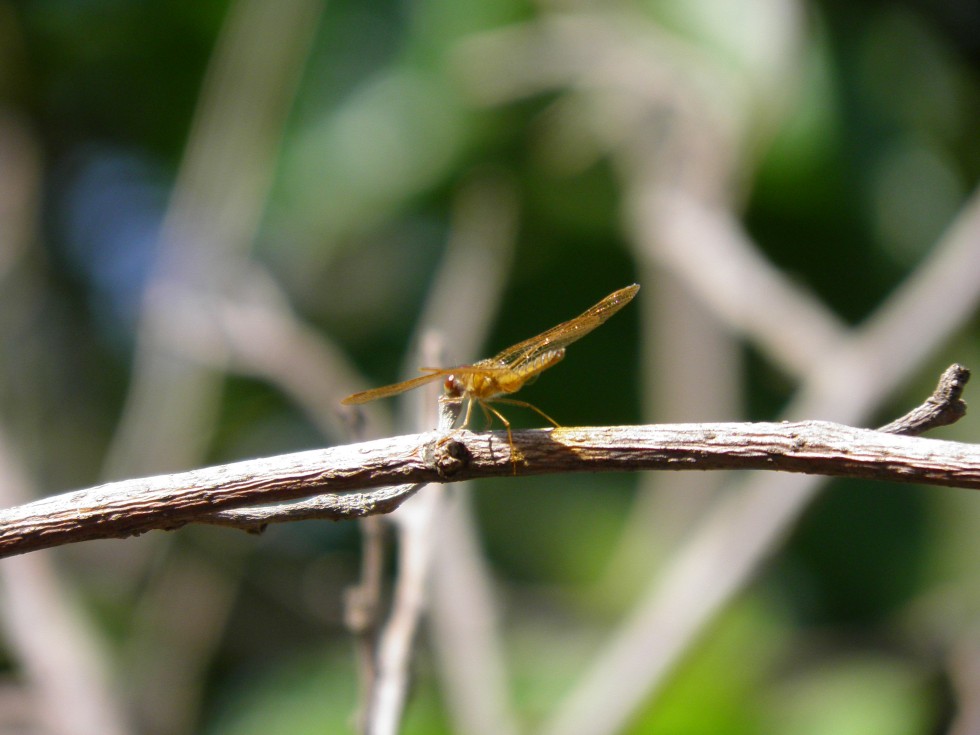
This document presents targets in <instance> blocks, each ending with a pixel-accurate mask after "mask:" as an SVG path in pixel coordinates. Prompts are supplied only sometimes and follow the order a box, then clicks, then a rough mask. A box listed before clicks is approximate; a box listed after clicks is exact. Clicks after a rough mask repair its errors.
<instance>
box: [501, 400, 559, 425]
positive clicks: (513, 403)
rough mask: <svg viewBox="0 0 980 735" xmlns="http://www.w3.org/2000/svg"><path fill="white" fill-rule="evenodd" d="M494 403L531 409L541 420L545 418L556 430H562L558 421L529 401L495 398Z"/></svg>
mask: <svg viewBox="0 0 980 735" xmlns="http://www.w3.org/2000/svg"><path fill="white" fill-rule="evenodd" d="M493 402H494V403H509V404H510V405H511V406H522V407H524V408H530V409H531V410H532V411H534V412H535V413H536V414H538V416H540V417H541V418H543V419H544V420H545V421H547V422H548V423H549V424H551V425H552V426H554V427H555V428H556V429H560V428H561V424H559V423H558V422H557V421H555V420H554V419H553V418H551V416H549V415H548V414H546V413H545V412H544V411H542V410H541V409H540V408H538V407H537V406H535V405H533V404H531V403H528V402H527V401H519V400H517V399H516V398H494V399H493Z"/></svg>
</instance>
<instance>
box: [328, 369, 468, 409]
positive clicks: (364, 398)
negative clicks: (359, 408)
mask: <svg viewBox="0 0 980 735" xmlns="http://www.w3.org/2000/svg"><path fill="white" fill-rule="evenodd" d="M449 372H450V371H447V370H438V371H436V370H434V371H432V372H430V373H429V374H428V375H420V376H419V377H417V378H412V379H411V380H403V381H402V382H401V383H392V384H391V385H383V386H381V387H380V388H372V389H371V390H366V391H362V392H361V393H354V394H353V395H349V396H347V397H346V398H345V399H344V400H342V401H341V403H343V404H344V405H345V406H351V405H353V404H356V403H367V402H368V401H376V400H377V399H379V398H387V397H388V396H396V395H398V394H399V393H404V392H405V391H407V390H412V389H414V388H418V387H420V386H423V385H425V384H426V383H431V382H432V381H434V380H438V379H439V378H441V377H442V376H443V375H448V374H449Z"/></svg>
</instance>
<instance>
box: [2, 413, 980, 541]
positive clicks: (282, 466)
mask: <svg viewBox="0 0 980 735" xmlns="http://www.w3.org/2000/svg"><path fill="white" fill-rule="evenodd" d="M513 436H514V445H515V448H516V449H517V451H518V452H519V453H520V455H521V457H522V459H521V460H519V463H518V474H520V475H541V474H553V473H559V472H604V471H610V472H611V471H619V472H622V471H635V470H658V469H659V470H718V469H741V470H746V469H763V470H777V471H783V472H799V473H805V474H819V475H829V476H838V477H863V478H870V479H876V480H886V481H893V482H916V483H921V484H926V485H946V486H950V487H962V488H980V446H978V445H974V444H961V443H956V442H948V441H939V440H935V439H923V438H919V437H905V436H896V435H893V434H886V433H884V432H880V431H872V430H869V429H858V428H853V427H849V426H843V425H841V424H834V423H830V422H823V421H803V422H785V423H778V424H774V423H754V424H752V423H714V424H712V423H708V424H663V425H652V426H613V427H584V428H562V429H535V430H529V431H515V432H514V435H513ZM512 471H513V466H512V464H511V456H510V451H509V447H508V442H507V438H506V434H504V433H503V432H488V433H483V434H474V433H472V432H469V431H458V432H453V433H451V434H444V433H440V432H426V433H423V434H413V435H406V436H398V437H393V438H390V439H382V440H378V441H372V442H365V443H362V444H353V445H349V446H342V447H332V448H329V449H318V450H313V451H308V452H300V453H297V454H286V455H281V456H278V457H270V458H266V459H253V460H248V461H244V462H236V463H234V464H228V465H220V466H217V467H209V468H205V469H200V470H194V471H191V472H182V473H178V474H174V475H160V476H157V477H149V478H145V479H139V480H127V481H123V482H115V483H109V484H106V485H100V486H97V487H94V488H90V489H88V490H79V491H76V492H71V493H66V494H64V495H58V496H55V497H51V498H47V499H44V500H39V501H35V502H33V503H28V504H26V505H21V506H17V507H15V508H11V509H8V510H5V511H2V512H0V557H3V556H11V555H14V554H18V553H23V552H26V551H34V550H36V549H43V548H48V547H52V546H59V545H62V544H66V543H73V542H77V541H85V540H89V539H96V538H122V537H126V536H132V535H135V534H139V533H143V532H145V531H149V530H152V529H175V528H179V527H180V526H183V525H185V524H187V523H191V522H196V521H204V522H213V520H212V518H213V514H214V512H215V511H216V510H224V509H229V508H235V507H241V506H248V505H257V504H262V503H271V502H278V501H282V500H288V499H292V498H298V497H304V496H310V495H316V494H321V493H344V494H336V495H332V496H328V497H325V498H323V499H322V502H323V503H324V507H325V508H327V509H328V513H326V514H325V516H324V517H329V518H332V519H334V520H340V519H345V518H356V517H361V516H365V515H372V514H376V513H386V512H389V511H391V510H393V509H394V508H395V507H397V506H398V505H399V504H400V503H401V502H402V501H403V500H404V499H405V498H406V497H408V495H410V494H411V492H412V491H413V490H414V488H412V487H408V488H405V487H394V488H392V487H383V488H382V489H381V490H377V491H374V492H354V493H348V492H347V491H352V490H354V491H357V490H365V489H370V488H377V487H380V486H386V485H392V484H394V483H412V484H415V483H425V482H439V483H442V482H456V481H460V480H469V479H475V478H481V477H507V476H509V475H510V474H511V473H512Z"/></svg>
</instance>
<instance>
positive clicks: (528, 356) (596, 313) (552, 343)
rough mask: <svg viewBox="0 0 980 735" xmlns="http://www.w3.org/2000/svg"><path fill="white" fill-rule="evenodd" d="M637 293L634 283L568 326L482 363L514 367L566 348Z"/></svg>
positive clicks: (538, 336)
mask: <svg viewBox="0 0 980 735" xmlns="http://www.w3.org/2000/svg"><path fill="white" fill-rule="evenodd" d="M639 290H640V287H639V285H637V284H635V283H634V284H633V285H632V286H627V287H626V288H621V289H619V290H618V291H614V292H613V293H611V294H609V295H608V296H606V298H604V299H603V300H602V301H600V302H599V303H598V304H596V305H595V306H593V307H592V308H590V309H588V310H586V311H585V312H584V313H582V314H580V315H579V316H577V317H575V318H574V319H569V320H568V321H567V322H562V323H561V324H559V325H558V326H557V327H552V328H551V329H549V330H547V331H546V332H542V333H541V334H539V335H537V336H536V337H531V338H530V339H526V340H524V341H523V342H520V343H518V344H516V345H514V346H513V347H508V348H507V349H506V350H504V351H503V352H501V353H500V354H498V355H495V356H494V357H492V358H490V359H489V360H484V361H482V362H486V363H489V364H490V365H499V366H506V367H513V366H515V365H517V364H518V363H523V362H527V361H531V360H534V358H535V357H537V356H538V355H540V354H541V353H542V352H545V351H552V350H558V349H560V348H562V347H566V346H568V345H570V344H571V343H572V342H575V341H577V340H580V339H582V337H584V336H585V335H587V334H588V333H589V332H591V331H592V330H593V329H595V328H596V327H598V326H600V325H601V324H603V323H604V322H605V321H606V320H607V319H608V318H609V317H611V316H612V315H613V314H615V313H616V312H617V311H619V310H620V309H622V308H623V307H624V306H626V304H628V303H629V302H630V301H632V300H633V297H634V296H636V292H637V291H639ZM480 364H482V363H480Z"/></svg>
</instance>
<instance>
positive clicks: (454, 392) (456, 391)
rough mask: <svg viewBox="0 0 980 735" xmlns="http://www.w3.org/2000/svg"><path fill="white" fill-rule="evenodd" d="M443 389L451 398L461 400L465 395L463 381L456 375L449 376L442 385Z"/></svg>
mask: <svg viewBox="0 0 980 735" xmlns="http://www.w3.org/2000/svg"><path fill="white" fill-rule="evenodd" d="M442 389H443V391H445V393H446V395H447V396H449V397H450V398H460V397H461V396H462V395H463V393H464V387H463V383H462V381H460V379H459V377H458V376H456V375H451V374H450V375H447V376H446V379H445V380H444V381H443V383H442Z"/></svg>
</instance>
